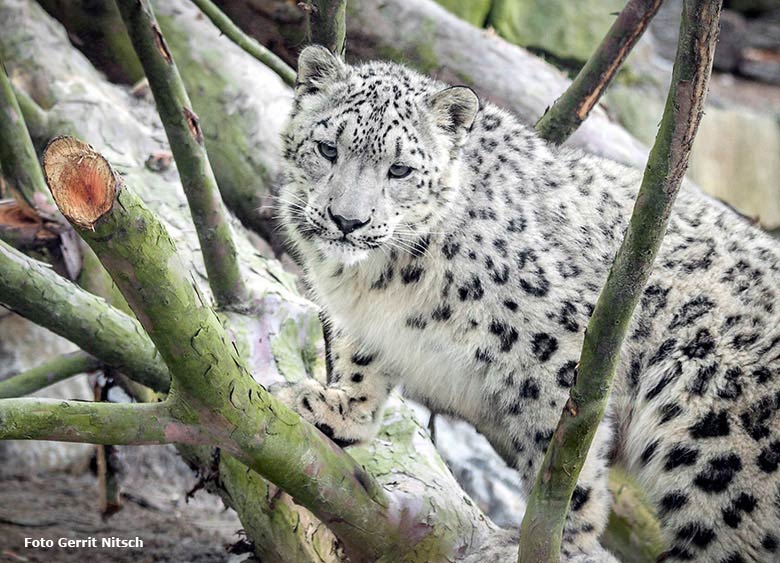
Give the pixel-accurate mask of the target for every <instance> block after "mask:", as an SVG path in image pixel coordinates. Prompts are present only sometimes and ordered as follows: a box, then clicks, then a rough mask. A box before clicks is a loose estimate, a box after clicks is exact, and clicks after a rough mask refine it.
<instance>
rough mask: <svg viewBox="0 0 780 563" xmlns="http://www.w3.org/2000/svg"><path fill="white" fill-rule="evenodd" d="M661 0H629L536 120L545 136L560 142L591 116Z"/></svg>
mask: <svg viewBox="0 0 780 563" xmlns="http://www.w3.org/2000/svg"><path fill="white" fill-rule="evenodd" d="M661 2H662V0H629V2H628V3H627V4H626V5H625V7H624V8H623V10H622V11H621V12H620V14H619V15H618V17H617V19H616V20H615V23H613V24H612V27H610V28H609V31H608V32H607V35H606V36H605V37H604V39H603V40H602V41H601V43H600V44H599V46H598V48H597V49H596V51H595V52H594V53H593V55H591V57H590V58H589V59H588V61H587V62H586V63H585V66H584V67H582V69H581V70H580V72H579V74H577V77H576V78H575V79H574V81H573V82H572V83H571V84H570V85H569V87H568V88H567V89H566V91H565V92H564V93H563V94H562V95H561V96H560V97H559V98H558V99H557V100H555V103H554V104H553V105H552V107H551V108H549V109H548V110H547V111H546V112H545V113H544V115H543V116H542V117H541V118H540V119H539V121H537V122H536V126H535V127H536V131H537V133H539V135H540V136H541V137H542V138H543V139H546V140H547V141H549V142H551V143H555V144H556V145H560V144H561V143H563V142H564V141H565V140H566V139H568V138H569V137H570V136H571V134H572V133H574V131H576V130H577V127H579V126H580V124H581V123H582V122H583V121H585V119H587V117H588V115H589V114H590V111H591V110H592V109H593V107H594V106H595V105H596V104H597V103H598V102H599V99H600V98H601V96H602V94H604V91H605V90H606V89H607V87H608V86H609V84H610V83H611V82H612V79H613V78H614V77H615V74H616V73H617V71H618V70H619V69H620V65H622V64H623V61H624V60H625V59H626V57H627V56H628V54H629V53H630V52H631V49H633V48H634V45H635V44H636V42H637V41H639V38H640V37H642V34H643V33H644V32H645V29H647V26H648V25H649V24H650V20H652V19H653V16H655V14H656V12H658V8H660V7H661Z"/></svg>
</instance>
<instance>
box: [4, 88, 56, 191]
mask: <svg viewBox="0 0 780 563" xmlns="http://www.w3.org/2000/svg"><path fill="white" fill-rule="evenodd" d="M11 87H12V88H13V91H14V95H15V96H16V101H17V102H18V103H19V109H20V110H21V111H22V116H24V123H25V125H26V126H27V131H28V132H29V133H30V137H32V138H33V139H44V138H47V137H49V136H50V135H49V114H48V112H47V111H46V110H44V109H43V108H42V107H41V106H39V105H38V104H37V103H36V102H35V100H33V99H32V98H31V97H30V96H29V95H27V92H25V91H24V90H22V89H21V88H17V86H16V84H14V83H11ZM36 161H37V160H36ZM46 195H47V196H48V192H46Z"/></svg>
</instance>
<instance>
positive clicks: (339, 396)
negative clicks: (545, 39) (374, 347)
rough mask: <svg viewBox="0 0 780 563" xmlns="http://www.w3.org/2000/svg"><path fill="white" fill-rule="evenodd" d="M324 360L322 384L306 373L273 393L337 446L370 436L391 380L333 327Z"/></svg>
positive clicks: (367, 352) (372, 357)
mask: <svg viewBox="0 0 780 563" xmlns="http://www.w3.org/2000/svg"><path fill="white" fill-rule="evenodd" d="M327 360H328V362H327V363H328V380H327V383H326V384H323V383H322V382H320V381H318V380H316V379H313V378H309V379H305V380H303V381H300V382H297V383H295V384H292V385H288V386H284V387H282V388H281V389H279V390H278V391H277V390H274V394H275V395H276V396H277V397H279V399H281V400H282V401H283V402H284V403H285V404H287V406H289V407H290V408H292V409H293V410H295V411H296V412H298V414H300V415H301V416H302V417H303V418H305V419H306V420H308V421H309V422H311V423H312V424H314V425H315V426H316V427H317V428H319V429H320V431H321V432H322V433H323V434H325V435H326V436H328V437H329V438H330V439H331V440H333V441H334V442H336V443H337V444H338V445H340V446H342V447H344V446H348V445H350V444H354V443H357V442H366V441H369V440H371V439H372V438H373V437H374V435H375V434H376V432H377V429H378V427H379V424H380V422H381V421H382V408H383V406H384V403H385V401H386V400H387V397H388V395H389V393H390V391H391V390H392V389H393V387H395V385H396V383H397V380H396V379H395V378H393V377H392V376H391V375H389V374H387V373H386V372H384V371H382V370H380V369H379V368H378V364H379V361H378V358H377V354H376V353H375V352H372V351H370V350H367V349H365V348H363V347H361V346H359V345H357V344H356V343H355V342H353V341H352V340H351V339H349V338H348V337H347V336H346V335H344V334H343V333H342V332H338V331H335V330H334V331H333V332H332V333H331V335H330V337H329V350H328V357H327Z"/></svg>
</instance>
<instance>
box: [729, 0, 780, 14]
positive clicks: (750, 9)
mask: <svg viewBox="0 0 780 563" xmlns="http://www.w3.org/2000/svg"><path fill="white" fill-rule="evenodd" d="M726 4H727V6H728V8H729V9H731V10H734V11H736V12H741V13H743V14H749V15H751V16H755V15H758V14H760V13H762V12H768V11H770V10H773V9H777V8H780V0H729V1H728V2H727V3H726Z"/></svg>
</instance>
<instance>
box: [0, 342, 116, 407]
mask: <svg viewBox="0 0 780 563" xmlns="http://www.w3.org/2000/svg"><path fill="white" fill-rule="evenodd" d="M102 365H103V363H102V362H101V361H100V360H98V359H97V358H94V357H93V356H90V355H89V354H87V353H86V352H81V351H79V352H72V353H70V354H64V355H62V356H57V357H56V358H53V359H51V360H49V361H47V362H44V363H42V364H41V365H39V366H37V367H34V368H33V369H31V370H28V371H25V372H23V373H20V374H18V375H13V376H11V377H9V378H8V379H4V380H3V381H0V399H10V398H13V397H23V396H25V395H29V394H30V393H34V392H35V391H40V390H41V389H44V388H46V387H48V386H49V385H54V384H55V383H57V382H58V381H62V380H64V379H67V378H69V377H73V376H74V375H78V374H80V373H87V372H90V371H95V370H97V369H99V368H100V367H101V366H102Z"/></svg>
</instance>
